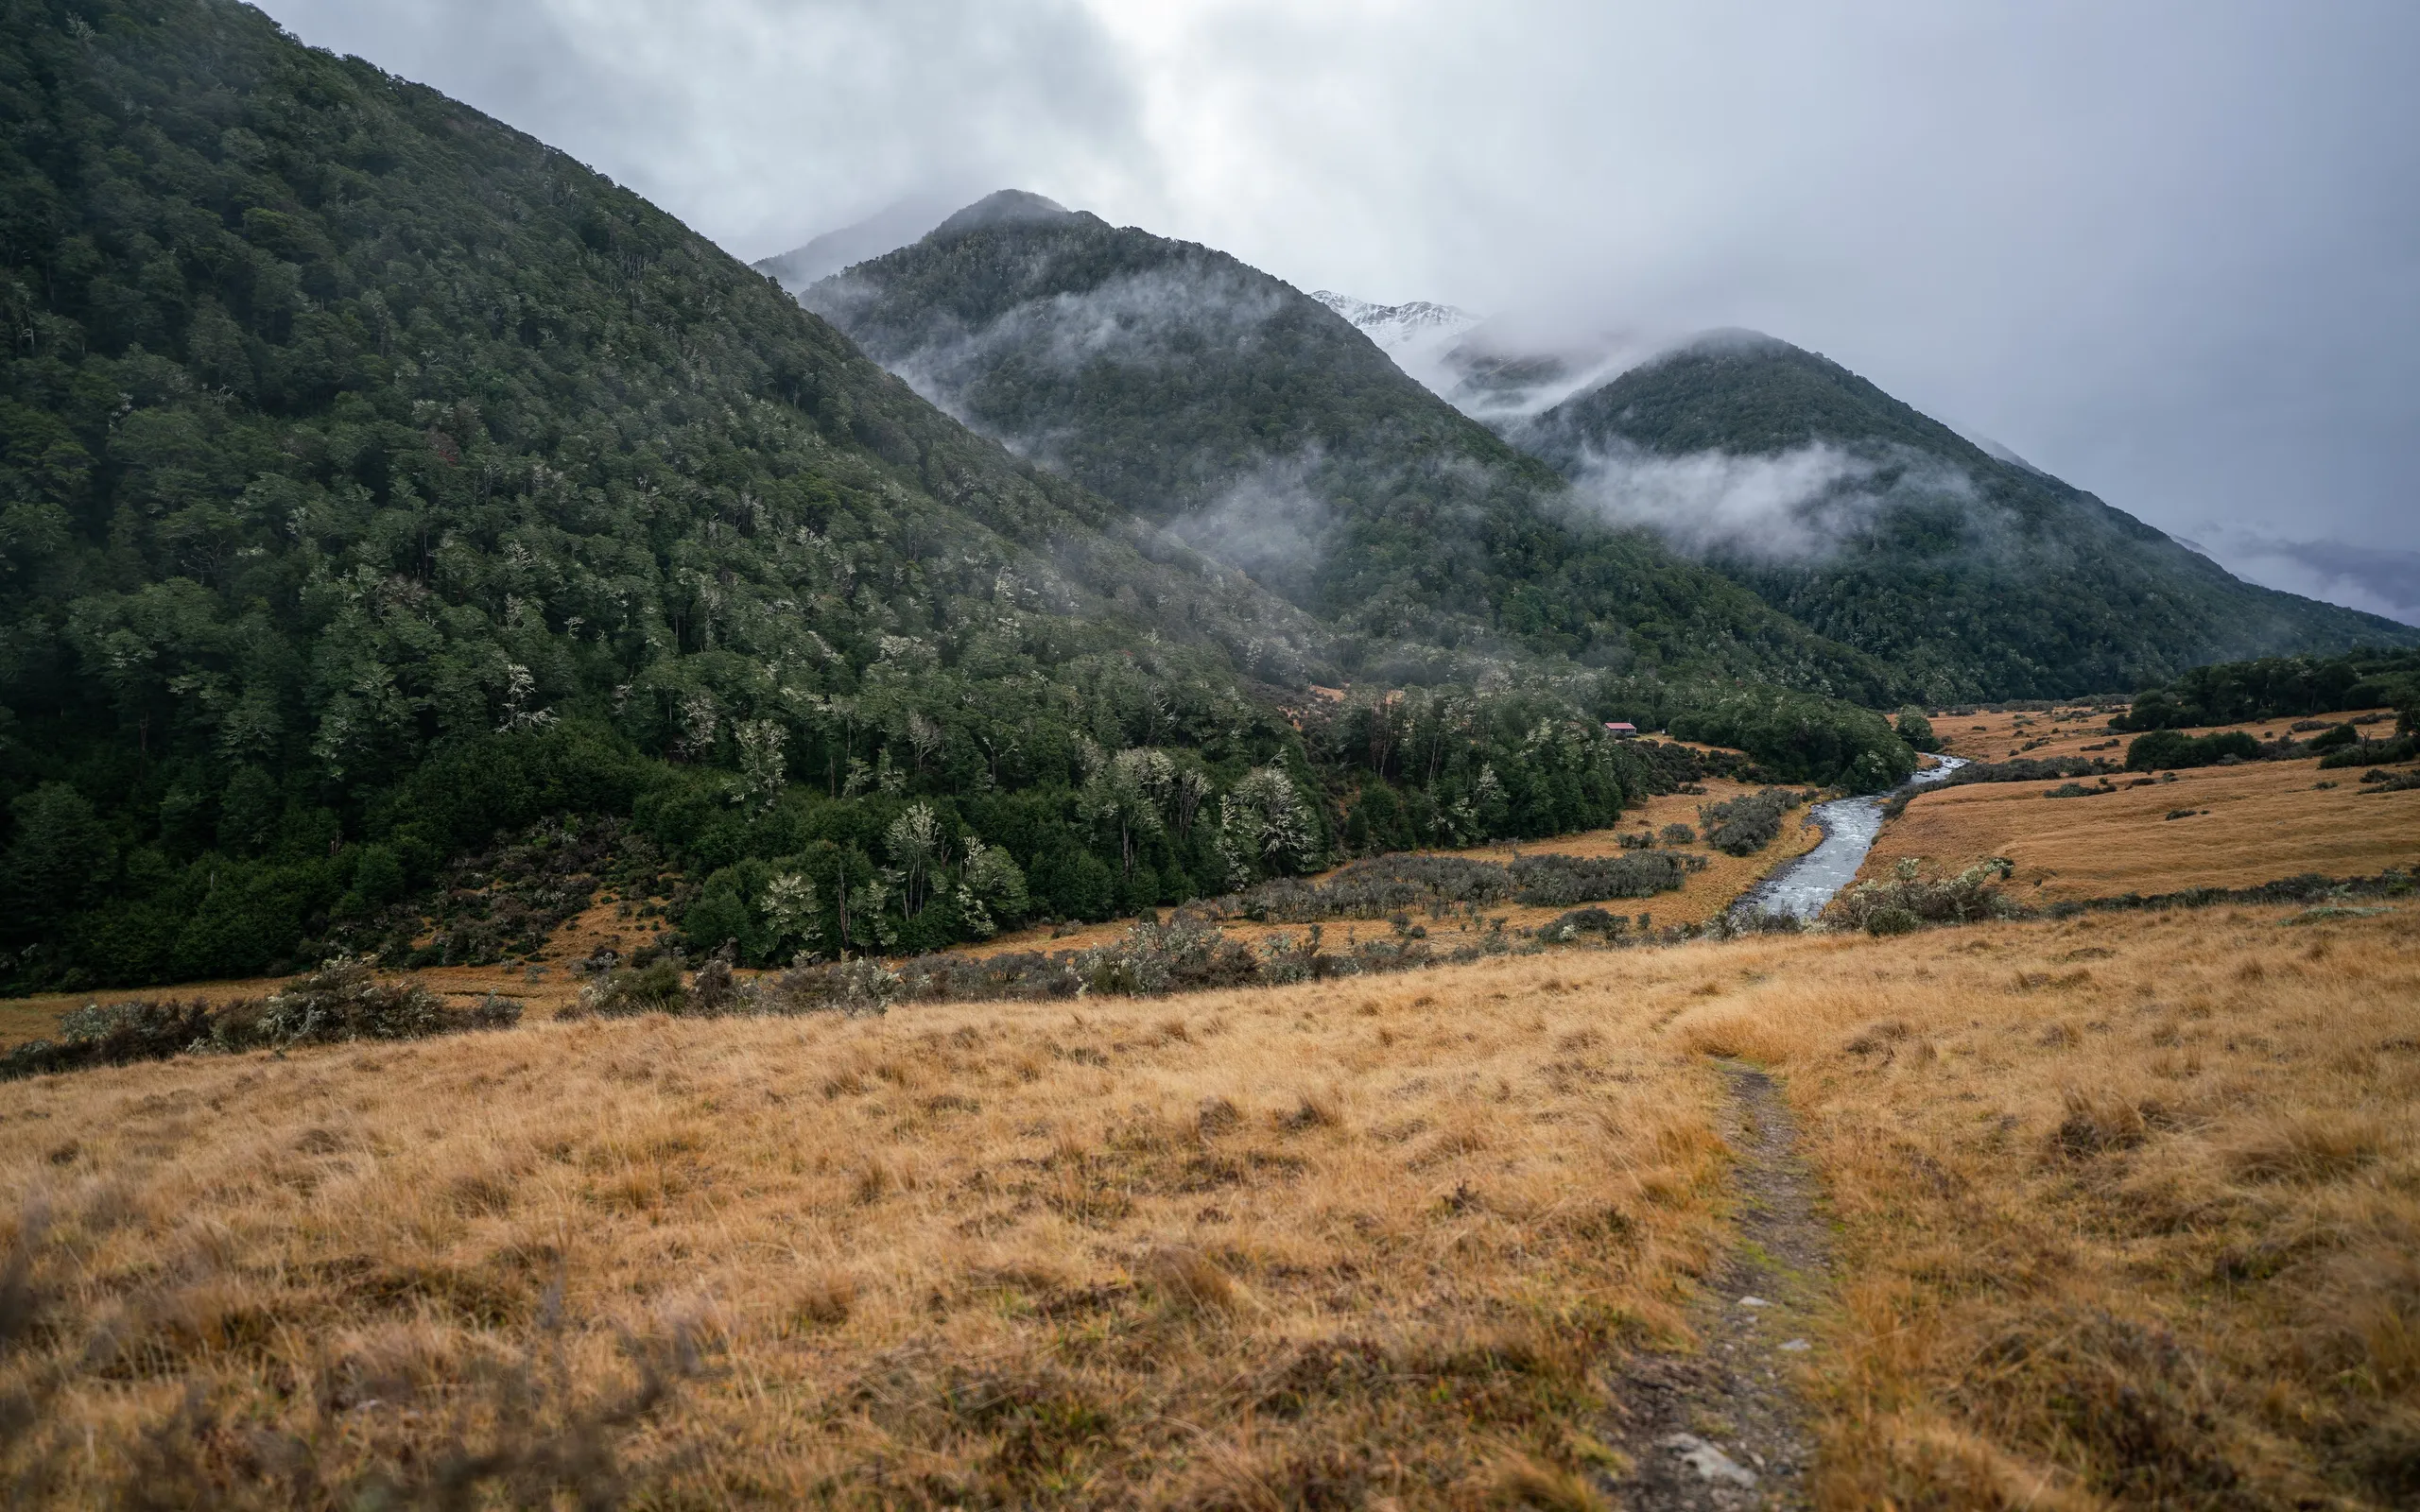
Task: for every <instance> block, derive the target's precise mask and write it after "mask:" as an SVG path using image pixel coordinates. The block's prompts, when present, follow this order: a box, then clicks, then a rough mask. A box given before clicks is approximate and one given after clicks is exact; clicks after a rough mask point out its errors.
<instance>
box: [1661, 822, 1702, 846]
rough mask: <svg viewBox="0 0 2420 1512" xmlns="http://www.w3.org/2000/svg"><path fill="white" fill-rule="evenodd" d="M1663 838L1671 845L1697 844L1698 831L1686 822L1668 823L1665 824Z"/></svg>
mask: <svg viewBox="0 0 2420 1512" xmlns="http://www.w3.org/2000/svg"><path fill="white" fill-rule="evenodd" d="M1663 840H1664V843H1665V844H1666V845H1669V846H1684V845H1695V844H1697V843H1698V832H1697V831H1695V830H1693V829H1691V828H1689V827H1688V826H1687V825H1685V824H1668V825H1666V826H1664V833H1663Z"/></svg>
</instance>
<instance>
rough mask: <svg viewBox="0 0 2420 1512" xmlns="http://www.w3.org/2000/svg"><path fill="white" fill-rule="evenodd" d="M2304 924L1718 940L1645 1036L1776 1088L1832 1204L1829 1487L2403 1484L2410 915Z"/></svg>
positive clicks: (2409, 1464)
mask: <svg viewBox="0 0 2420 1512" xmlns="http://www.w3.org/2000/svg"><path fill="white" fill-rule="evenodd" d="M2356 912H2357V913H2358V912H2359V911H2356ZM2303 917H2304V918H2306V919H2308V917H2309V916H2303ZM2294 918H2295V916H2293V915H2291V914H2290V913H2288V912H2286V911H2281V910H2261V911H2253V910H2213V911H2203V912H2178V913H2173V914H2166V915H2152V916H2120V917H2115V918H2111V917H2102V918H2097V919H2078V920H2074V921H2070V922H2066V923H2062V924H2015V925H1997V926H1990V927H1979V928H1973V929H1966V930H1951V931H1939V932H1934V933H1929V934H1925V935H1918V936H1908V937H1907V938H1906V939H1905V940H1904V941H1902V942H1898V943H1882V942H1871V941H1863V940H1857V939H1851V938H1841V937H1835V938H1830V939H1824V940H1821V941H1812V940H1790V941H1751V942H1744V943H1742V944H1739V945H1737V946H1734V947H1732V948H1730V949H1728V950H1726V951H1723V952H1721V953H1720V960H1721V961H1722V963H1723V964H1724V966H1725V967H1726V968H1727V969H1728V971H1729V972H1730V973H1731V974H1732V976H1733V979H1734V980H1735V981H1737V983H1738V984H1739V985H1738V986H1737V987H1736V988H1733V989H1732V990H1729V991H1726V992H1725V993H1724V994H1723V995H1722V996H1721V997H1720V998H1719V999H1716V1000H1714V1001H1711V1002H1706V1003H1703V1004H1701V1005H1696V1006H1694V1007H1693V1008H1692V1009H1691V1010H1690V1011H1689V1012H1688V1013H1686V1014H1685V1015H1684V1016H1683V1017H1682V1018H1681V1019H1679V1020H1678V1021H1676V1022H1674V1023H1673V1024H1672V1025H1671V1026H1670V1028H1669V1030H1668V1032H1667V1034H1666V1036H1665V1038H1666V1039H1667V1040H1674V1039H1677V1040H1680V1041H1681V1042H1683V1043H1686V1044H1690V1045H1694V1046H1696V1047H1697V1048H1699V1049H1701V1050H1703V1051H1706V1052H1711V1053H1720V1054H1729V1055H1737V1056H1743V1057H1751V1058H1753V1059H1755V1060H1757V1061H1759V1062H1762V1063H1764V1064H1766V1065H1769V1066H1772V1067H1773V1068H1775V1069H1776V1071H1777V1072H1779V1073H1780V1074H1783V1075H1784V1076H1786V1077H1787V1078H1788V1081H1789V1090H1790V1094H1791V1099H1792V1101H1793V1103H1794V1104H1795V1106H1796V1107H1797V1108H1798V1110H1799V1116H1800V1120H1801V1124H1802V1127H1803V1129H1804V1132H1805V1137H1806V1140H1807V1143H1808V1146H1809V1147H1808V1150H1807V1153H1808V1156H1809V1158H1810V1160H1812V1162H1813V1164H1814V1166H1815V1169H1816V1171H1817V1172H1818V1174H1820V1175H1821V1176H1822V1177H1823V1178H1824V1183H1825V1185H1826V1187H1827V1188H1828V1190H1829V1194H1830V1198H1831V1201H1832V1203H1833V1205H1834V1207H1835V1210H1836V1211H1837V1212H1838V1214H1839V1217H1840V1220H1841V1225H1842V1230H1843V1242H1842V1253H1841V1257H1840V1258H1841V1261H1842V1262H1844V1264H1845V1270H1846V1272H1847V1277H1848V1279H1847V1280H1846V1283H1845V1285H1844V1287H1843V1291H1842V1297H1841V1313H1840V1316H1839V1320H1838V1325H1837V1330H1836V1332H1835V1333H1834V1336H1833V1338H1832V1339H1831V1341H1830V1343H1831V1345H1832V1349H1831V1351H1830V1355H1829V1358H1828V1359H1824V1360H1823V1361H1822V1362H1821V1363H1820V1365H1819V1366H1818V1367H1817V1370H1816V1372H1815V1377H1814V1388H1815V1391H1816V1396H1817V1402H1818V1406H1819V1409H1820V1410H1821V1413H1822V1421H1823V1434H1824V1458H1823V1462H1822V1466H1821V1469H1820V1477H1821V1481H1820V1486H1819V1492H1820V1500H1821V1503H1822V1504H1824V1506H1826V1507H1831V1508H1840V1509H1847V1508H1862V1507H1877V1506H1885V1505H1896V1506H1900V1507H1940V1508H1968V1507H2008V1508H2014V1507H2035V1508H2045V1509H2055V1508H2079V1509H2082V1508H2097V1507H2103V1506H2111V1505H2128V1506H2145V1507H2148V1506H2169V1507H2187V1506H2190V1507H2214V1508H2238V1507H2241V1508H2252V1507H2351V1506H2375V1507H2384V1506H2408V1505H2411V1504H2413V1500H2414V1498H2420V1128H2416V1127H2415V1109H2420V930H2415V928H2414V925H2413V918H2412V915H2411V913H2410V912H2409V911H2397V912H2392V913H2377V915H2376V917H2367V918H2363V917H2342V918H2336V919H2327V918H2326V917H2325V916H2324V915H2323V916H2322V917H2321V918H2320V919H2317V920H2315V921H2310V922H2302V923H2296V922H2293V919H2294ZM1676 954H1681V955H1686V954H1690V953H1688V952H1681V953H1676ZM1713 958H1714V957H1713V956H1712V955H1711V954H1709V957H1708V959H1709V963H1710V962H1711V960H1712V959H1713ZM1751 978H1761V980H1754V981H1752V980H1750V979H1751Z"/></svg>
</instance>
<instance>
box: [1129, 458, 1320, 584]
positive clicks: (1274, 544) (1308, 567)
mask: <svg viewBox="0 0 2420 1512" xmlns="http://www.w3.org/2000/svg"><path fill="white" fill-rule="evenodd" d="M1318 465H1319V458H1318V457H1317V455H1308V454H1306V455H1303V456H1300V457H1295V458H1292V459H1290V460H1288V461H1284V462H1272V463H1270V464H1268V465H1266V466H1263V467H1261V468H1258V469H1256V470H1254V471H1253V472H1251V473H1249V474H1247V475H1246V476H1244V477H1243V478H1241V479H1239V480H1237V481H1236V483H1234V484H1233V485H1231V486H1230V487H1229V488H1228V489H1227V490H1225V491H1224V492H1222V493H1221V494H1219V496H1218V498H1217V499H1216V500H1214V501H1213V502H1212V503H1210V504H1209V505H1206V506H1204V507H1201V508H1199V509H1190V510H1187V511H1186V512H1185V513H1184V514H1182V515H1179V516H1178V517H1177V518H1176V519H1174V520H1172V521H1170V522H1168V525H1167V529H1168V533H1169V534H1170V535H1173V536H1175V537H1176V538H1177V539H1178V540H1180V541H1184V543H1185V544H1186V545H1188V546H1191V547H1193V548H1194V549H1195V550H1196V551H1199V552H1201V553H1203V554H1204V555H1206V556H1211V557H1216V558H1219V560H1220V561H1224V562H1227V563H1229V564H1231V565H1233V566H1236V567H1240V568H1242V569H1243V570H1244V571H1245V572H1246V573H1249V574H1251V575H1252V577H1253V580H1254V581H1255V582H1258V583H1259V584H1260V585H1261V586H1263V587H1264V588H1268V589H1270V590H1271V591H1273V592H1275V593H1282V594H1285V595H1286V596H1287V597H1289V598H1295V599H1297V600H1299V599H1300V597H1301V595H1302V593H1304V592H1305V591H1306V590H1307V589H1309V587H1310V586H1311V584H1312V582H1313V581H1314V579H1315V578H1316V577H1317V576H1318V573H1319V568H1320V562H1321V560H1322V558H1323V557H1324V556H1325V555H1326V553H1327V545H1328V539H1329V535H1330V533H1331V531H1332V530H1333V529H1334V526H1335V523H1336V515H1335V511H1334V510H1332V509H1330V508H1329V507H1328V505H1327V502H1326V501H1325V500H1323V499H1322V498H1321V497H1320V496H1319V495H1318V494H1317V493H1315V492H1313V491H1312V489H1311V484H1310V479H1311V474H1312V472H1314V471H1315V470H1316V469H1317V467H1318Z"/></svg>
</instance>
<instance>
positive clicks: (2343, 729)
mask: <svg viewBox="0 0 2420 1512" xmlns="http://www.w3.org/2000/svg"><path fill="white" fill-rule="evenodd" d="M2308 728H2311V727H2310V726H2308V725H2296V726H2295V727H2294V729H2296V730H2304V729H2308ZM2360 738H2361V732H2360V731H2359V730H2356V729H2354V728H2353V727H2352V726H2351V725H2350V724H2342V725H2338V726H2336V727H2335V728H2334V729H2332V730H2328V731H2326V732H2325V734H2321V735H2315V736H2313V737H2312V738H2311V743H2310V748H2311V749H2312V750H2317V751H2329V750H2334V749H2336V748H2337V747H2340V746H2350V745H2351V744H2353V743H2354V742H2355V741H2357V740H2359V739H2360Z"/></svg>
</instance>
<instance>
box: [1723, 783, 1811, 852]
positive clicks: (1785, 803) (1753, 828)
mask: <svg viewBox="0 0 2420 1512" xmlns="http://www.w3.org/2000/svg"><path fill="white" fill-rule="evenodd" d="M1805 801H1806V795H1805V794H1801V793H1794V792H1791V791H1790V790H1789V788H1786V787H1768V788H1765V789H1764V790H1762V791H1761V792H1755V793H1751V794H1749V795H1747V796H1746V797H1744V798H1735V799H1730V800H1728V801H1726V802H1721V803H1708V804H1706V805H1705V806H1704V807H1703V808H1701V809H1699V810H1698V822H1699V823H1701V824H1703V826H1704V827H1705V842H1706V844H1708V845H1710V846H1712V847H1714V848H1715V849H1716V850H1718V851H1722V852H1723V853H1724V854H1726V855H1735V856H1748V855H1755V853H1756V852H1757V851H1762V850H1763V849H1764V848H1765V847H1767V846H1768V845H1771V844H1772V842H1773V839H1774V837H1775V836H1777V835H1779V834H1780V833H1781V816H1783V815H1785V814H1787V813H1789V811H1790V810H1792V809H1794V808H1796V807H1798V805H1800V804H1801V803H1804V802H1805Z"/></svg>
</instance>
